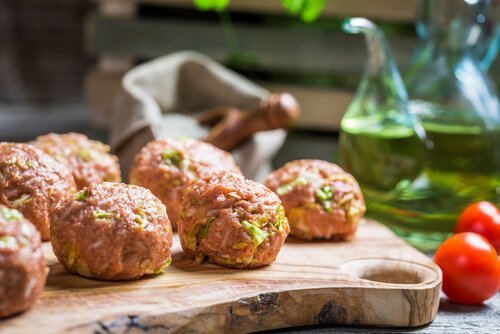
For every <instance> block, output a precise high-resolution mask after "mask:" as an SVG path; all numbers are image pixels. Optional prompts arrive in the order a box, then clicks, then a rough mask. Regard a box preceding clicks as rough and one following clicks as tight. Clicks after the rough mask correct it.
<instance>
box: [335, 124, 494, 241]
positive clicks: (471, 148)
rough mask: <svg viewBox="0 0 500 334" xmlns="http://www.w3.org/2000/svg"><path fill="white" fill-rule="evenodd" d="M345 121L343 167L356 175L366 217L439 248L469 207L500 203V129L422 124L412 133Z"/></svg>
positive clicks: (342, 143)
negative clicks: (482, 202)
mask: <svg viewBox="0 0 500 334" xmlns="http://www.w3.org/2000/svg"><path fill="white" fill-rule="evenodd" d="M350 121H351V122H342V125H341V128H342V131H341V145H340V147H341V149H340V156H339V158H340V161H341V164H342V165H343V166H344V167H345V168H346V170H348V171H349V172H350V173H352V174H353V175H354V177H356V179H357V180H358V181H359V183H360V186H361V188H362V190H363V194H364V195H365V199H366V202H367V208H368V211H367V215H368V216H369V217H372V218H374V219H377V220H379V221H381V222H383V223H385V224H387V225H388V226H389V227H391V228H392V229H393V230H394V231H395V232H396V233H398V234H399V235H401V236H402V237H404V238H405V239H407V240H408V241H409V242H410V243H412V244H414V245H415V246H417V247H419V248H421V249H424V250H431V249H435V248H436V247H437V246H438V245H439V244H440V243H441V242H442V241H443V240H444V239H445V238H446V237H447V236H448V235H449V234H450V232H452V230H453V227H454V226H455V224H456V219H457V216H458V214H459V213H460V211H461V210H462V209H463V208H464V207H465V206H467V205H468V204H470V203H472V202H474V201H479V200H489V201H492V202H493V203H496V204H497V205H498V204H500V142H499V140H500V137H499V135H500V131H489V132H485V131H484V130H483V129H482V128H481V127H477V126H470V125H469V126H468V125H457V124H455V125H447V124H436V123H425V122H423V123H422V126H423V128H424V130H425V139H423V140H422V139H421V138H419V137H418V136H417V135H416V134H415V132H413V130H412V129H411V128H405V127H403V126H399V127H396V128H394V127H393V128H391V127H387V128H385V127H382V128H379V129H377V127H374V126H371V127H370V126H367V124H366V119H363V120H360V121H359V122H358V121H354V120H352V119H351V120H350Z"/></svg>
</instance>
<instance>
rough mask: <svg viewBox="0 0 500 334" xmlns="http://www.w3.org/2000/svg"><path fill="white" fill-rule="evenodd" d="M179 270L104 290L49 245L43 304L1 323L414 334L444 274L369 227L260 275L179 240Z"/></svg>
mask: <svg viewBox="0 0 500 334" xmlns="http://www.w3.org/2000/svg"><path fill="white" fill-rule="evenodd" d="M174 239H175V241H176V242H175V243H174V250H173V262H172V265H171V266H170V267H169V268H167V269H166V271H165V272H164V273H163V274H161V275H157V276H155V277H149V278H143V279H140V280H137V281H131V282H115V283H113V282H103V281H96V280H91V279H86V278H82V277H79V276H74V275H72V274H69V273H68V272H66V271H65V269H64V268H63V267H62V266H61V265H60V264H59V263H58V262H57V260H56V259H55V257H54V255H53V254H52V250H51V248H50V244H45V245H44V247H45V251H46V255H47V258H48V266H49V268H50V273H49V276H48V280H47V286H46V288H45V291H44V292H43V294H42V297H41V298H40V299H39V300H38V302H37V303H36V304H35V305H34V307H32V308H31V309H30V310H29V311H27V312H25V313H24V314H21V315H18V316H15V317H12V318H9V319H6V320H3V321H0V332H2V333H3V332H5V333H42V332H43V333H50V332H66V331H69V332H78V333H115V332H118V333H120V332H127V333H140V332H148V333H169V332H177V333H183V332H213V333H220V332H234V333H242V332H249V331H258V330H265V329H272V328H283V327H290V326H301V325H313V324H339V325H383V326H402V327H414V326H420V325H423V324H426V323H429V322H431V321H432V320H433V319H434V317H435V316H436V312H437V308H438V304H439V291H440V286H441V272H440V270H439V268H438V267H437V266H436V265H435V264H434V263H433V262H432V261H431V259H429V258H428V257H426V256H425V255H423V254H421V253H420V252H418V251H417V250H415V249H414V248H412V247H410V246H408V245H407V244H406V243H404V242H403V241H402V240H401V239H399V238H398V237H396V236H395V235H394V234H393V233H392V232H390V231H389V230H388V229H387V228H386V227H384V226H382V225H380V224H378V223H376V222H373V221H367V222H365V223H364V224H363V225H362V226H360V228H359V230H358V233H357V234H356V236H355V238H354V239H353V240H352V241H350V242H337V243H334V242H301V241H297V240H292V239H289V240H287V242H286V244H285V245H284V246H283V249H282V250H281V252H280V254H279V256H278V259H277V261H276V262H275V263H274V264H272V265H270V266H268V267H265V268H261V269H257V270H231V269H225V268H221V267H218V266H216V265H212V264H202V265H198V264H196V263H194V262H193V261H191V260H189V259H187V258H185V257H184V255H183V253H182V251H181V248H180V245H179V243H178V242H177V236H174Z"/></svg>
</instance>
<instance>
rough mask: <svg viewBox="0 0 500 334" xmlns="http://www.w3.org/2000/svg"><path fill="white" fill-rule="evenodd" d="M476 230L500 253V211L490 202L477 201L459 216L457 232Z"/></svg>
mask: <svg viewBox="0 0 500 334" xmlns="http://www.w3.org/2000/svg"><path fill="white" fill-rule="evenodd" d="M461 232H475V233H478V234H481V235H482V236H483V237H485V238H486V239H488V241H489V242H490V243H491V244H492V245H493V247H495V249H496V250H497V253H500V211H499V210H498V209H497V207H496V206H495V205H494V204H493V203H490V202H486V201H483V202H476V203H473V204H471V205H469V206H468V207H466V208H465V210H464V211H462V213H461V214H460V217H459V218H458V223H457V226H456V227H455V233H461Z"/></svg>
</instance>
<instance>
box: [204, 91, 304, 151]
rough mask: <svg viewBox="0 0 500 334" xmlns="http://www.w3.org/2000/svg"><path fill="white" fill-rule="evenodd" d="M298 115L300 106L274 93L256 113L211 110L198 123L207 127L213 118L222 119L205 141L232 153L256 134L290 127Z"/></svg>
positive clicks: (287, 97)
mask: <svg viewBox="0 0 500 334" xmlns="http://www.w3.org/2000/svg"><path fill="white" fill-rule="evenodd" d="M299 114H300V107H299V104H298V102H297V100H296V99H295V98H294V97H293V96H292V95H291V94H288V93H275V94H271V95H270V96H269V97H268V98H267V99H265V100H263V101H262V102H261V103H260V104H259V106H258V107H257V108H255V109H253V110H249V111H242V110H239V109H237V108H231V107H229V108H225V109H220V108H219V109H217V112H215V113H214V111H213V110H212V111H208V112H207V113H206V114H204V115H201V116H200V117H199V121H200V122H201V123H204V124H210V123H212V124H213V121H211V118H212V116H213V117H215V116H217V117H221V116H222V119H221V120H220V121H219V123H217V125H215V126H214V127H213V128H212V130H211V131H210V133H209V134H208V135H207V136H206V137H205V138H204V140H205V141H206V142H208V143H211V144H213V145H215V146H217V147H219V148H221V149H223V150H226V151H230V150H232V149H234V148H236V147H238V146H239V145H240V144H241V143H243V142H244V141H245V140H247V139H248V138H250V137H251V136H252V135H253V134H254V133H256V132H260V131H267V130H274V129H287V128H289V127H291V126H292V125H293V124H294V123H295V121H296V120H297V118H298V117H299Z"/></svg>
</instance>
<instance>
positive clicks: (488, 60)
mask: <svg viewBox="0 0 500 334" xmlns="http://www.w3.org/2000/svg"><path fill="white" fill-rule="evenodd" d="M499 47H500V25H496V27H495V33H494V34H493V37H492V41H491V45H490V47H489V48H488V49H487V50H486V52H485V53H484V55H482V57H481V55H480V59H479V64H480V66H481V69H482V70H483V71H485V72H487V71H488V69H489V68H490V66H491V64H493V61H494V60H495V58H496V56H497V53H498V49H499Z"/></svg>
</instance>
